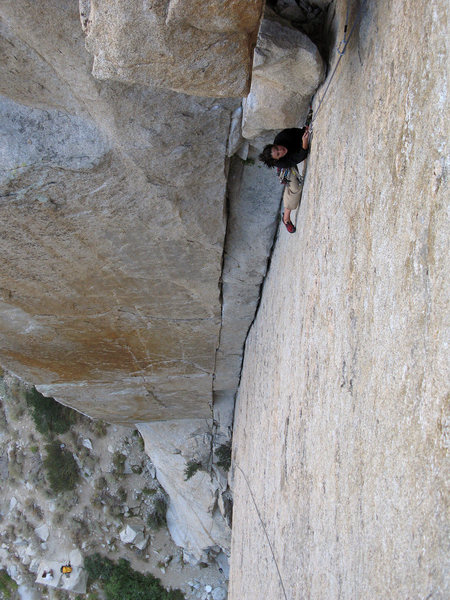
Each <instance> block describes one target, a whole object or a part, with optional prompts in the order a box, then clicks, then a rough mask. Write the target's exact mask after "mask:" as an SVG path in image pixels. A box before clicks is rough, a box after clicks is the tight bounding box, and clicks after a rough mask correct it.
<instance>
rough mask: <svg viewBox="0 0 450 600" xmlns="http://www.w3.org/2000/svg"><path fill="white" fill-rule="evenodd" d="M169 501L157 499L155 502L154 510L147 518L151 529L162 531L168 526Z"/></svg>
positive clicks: (162, 498) (163, 498) (161, 498)
mask: <svg viewBox="0 0 450 600" xmlns="http://www.w3.org/2000/svg"><path fill="white" fill-rule="evenodd" d="M166 513H167V500H166V498H165V497H164V496H163V497H160V498H156V499H155V501H154V502H153V510H152V512H151V513H150V514H149V515H148V517H147V525H148V526H149V527H151V529H161V527H163V526H164V525H165V524H166V522H167V521H166Z"/></svg>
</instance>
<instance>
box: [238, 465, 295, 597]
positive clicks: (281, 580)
mask: <svg viewBox="0 0 450 600" xmlns="http://www.w3.org/2000/svg"><path fill="white" fill-rule="evenodd" d="M235 467H236V468H237V469H239V471H240V472H241V473H242V475H243V477H244V480H245V483H246V484H247V487H248V491H249V492H250V496H251V499H252V501H253V505H254V507H255V510H256V514H257V515H258V518H259V520H260V522H261V525H262V528H263V530H264V533H265V535H266V539H267V543H268V544H269V548H270V552H271V553H272V558H273V562H274V563H275V566H276V568H277V573H278V577H279V578H280V585H281V589H282V590H283V595H284V598H285V600H288V597H287V594H286V590H285V588H284V583H283V578H282V577H281V573H280V569H279V567H278V563H277V559H276V558H275V553H274V551H273V548H272V544H271V543H270V538H269V534H268V533H267V529H266V526H265V525H264V521H263V520H262V517H261V513H260V512H259V510H258V505H257V504H256V500H255V497H254V495H253V492H252V488H251V487H250V484H249V482H248V479H247V477H246V475H245V473H244V471H243V470H242V469H241V467H240V466H239V465H238V464H237V463H235Z"/></svg>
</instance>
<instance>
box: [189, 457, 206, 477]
mask: <svg viewBox="0 0 450 600" xmlns="http://www.w3.org/2000/svg"><path fill="white" fill-rule="evenodd" d="M201 470H204V466H203V464H202V463H201V462H199V461H198V460H189V461H188V462H187V463H186V468H185V469H184V480H185V481H187V480H188V479H190V478H191V477H193V476H194V475H195V474H196V473H197V471H201Z"/></svg>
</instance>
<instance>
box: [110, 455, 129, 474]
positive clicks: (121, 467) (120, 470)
mask: <svg viewBox="0 0 450 600" xmlns="http://www.w3.org/2000/svg"><path fill="white" fill-rule="evenodd" d="M126 459H127V457H126V456H125V454H122V452H119V451H118V450H117V451H116V452H114V454H113V458H112V462H113V465H114V475H115V477H116V478H119V477H123V475H124V471H125V461H126Z"/></svg>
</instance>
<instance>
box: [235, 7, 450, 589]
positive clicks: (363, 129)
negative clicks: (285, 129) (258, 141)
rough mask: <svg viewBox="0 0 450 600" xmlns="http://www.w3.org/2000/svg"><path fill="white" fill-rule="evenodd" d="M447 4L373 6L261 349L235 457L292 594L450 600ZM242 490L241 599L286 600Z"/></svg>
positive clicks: (254, 342) (285, 238)
mask: <svg viewBox="0 0 450 600" xmlns="http://www.w3.org/2000/svg"><path fill="white" fill-rule="evenodd" d="M339 10H340V11H341V14H340V15H339V13H338V18H340V19H341V21H340V22H341V23H343V19H344V18H345V10H346V5H345V3H342V6H341V7H340V8H339ZM447 10H448V9H447V3H446V2H445V1H444V0H435V1H434V2H429V3H428V2H420V3H419V2H417V3H412V2H406V0H399V1H398V2H395V3H392V2H388V1H387V0H384V1H380V2H377V3H374V2H373V3H370V2H367V8H365V9H364V14H363V17H362V20H361V23H360V25H359V27H358V28H357V30H356V31H355V35H354V38H353V39H352V42H351V44H350V45H349V48H348V51H347V54H346V56H345V57H344V60H343V61H342V63H341V67H340V73H339V76H338V78H337V79H336V81H335V82H333V86H332V87H331V88H330V92H329V95H328V98H327V101H326V102H325V103H324V105H323V107H322V109H321V111H320V115H319V117H318V119H317V121H316V125H315V134H314V140H313V146H312V151H311V155H310V159H309V165H308V173H307V178H306V182H305V190H304V195H303V200H302V205H301V207H300V210H299V214H298V217H297V233H296V234H295V235H292V236H289V234H287V232H286V231H285V230H284V229H283V230H281V231H280V235H279V239H278V242H277V244H276V248H275V252H274V256H273V259H272V263H271V269H270V273H269V276H268V278H267V281H266V284H265V287H264V293H263V298H262V302H261V306H260V310H259V313H258V317H257V319H256V321H255V324H254V327H253V329H252V331H251V334H250V336H249V339H248V342H247V347H246V355H245V362H244V371H243V376H242V380H241V386H240V392H239V397H238V403H237V409H236V416H235V433H234V444H235V447H234V455H235V461H236V462H237V464H239V465H240V466H241V467H242V469H243V471H244V472H245V473H246V475H247V477H248V479H249V482H250V486H251V489H252V491H253V494H254V496H255V498H256V501H257V503H258V509H259V511H260V513H261V516H262V519H263V521H264V523H265V525H266V527H267V531H268V535H269V537H270V540H271V542H272V544H273V546H274V553H275V557H276V559H277V561H278V565H279V568H280V572H281V576H282V578H283V581H284V586H285V590H286V596H287V598H289V600H300V599H314V600H332V599H337V598H340V599H348V600H355V599H361V600H363V599H364V600H374V599H380V600H381V599H383V600H385V599H387V598H389V599H402V600H406V599H410V600H413V599H414V600H415V599H425V598H426V599H433V600H436V599H438V598H439V599H444V598H448V594H449V592H448V587H447V586H448V582H449V575H448V573H449V569H448V566H449V565H448V558H447V556H448V539H449V536H448V534H449V523H448V519H447V515H448V508H449V505H448V498H449V495H448V481H449V465H448V448H449V446H450V416H449V412H448V408H449V407H448V403H446V402H448V401H447V389H448V388H447V385H448V374H449V369H448V362H447V360H448V359H447V357H448V279H447V277H448V272H449V266H450V265H449V259H448V230H449V228H448V221H447V213H446V209H447V207H446V202H447V198H448V188H447V184H446V169H448V149H447V140H448V138H449V127H448V104H447V98H446V92H445V90H446V78H447V74H448V66H447V65H448V52H447V47H446V35H447ZM446 116H447V118H446ZM446 160H447V164H446ZM234 478H235V483H234V499H235V510H234V519H233V542H232V558H231V569H232V570H231V582H230V594H229V598H230V600H242V599H244V598H245V600H261V598H266V599H267V600H278V599H280V600H283V599H284V597H285V596H284V594H283V591H282V587H281V585H280V581H279V578H278V575H277V570H276V567H275V564H274V561H273V558H272V556H271V553H270V549H269V546H268V544H267V541H266V538H265V535H264V531H263V527H262V525H261V522H260V520H259V518H258V516H257V513H256V511H255V509H254V506H253V505H252V499H251V496H250V494H249V490H248V487H247V484H246V482H245V480H244V478H243V476H242V474H241V473H240V472H239V470H238V469H236V468H235V471H234Z"/></svg>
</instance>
